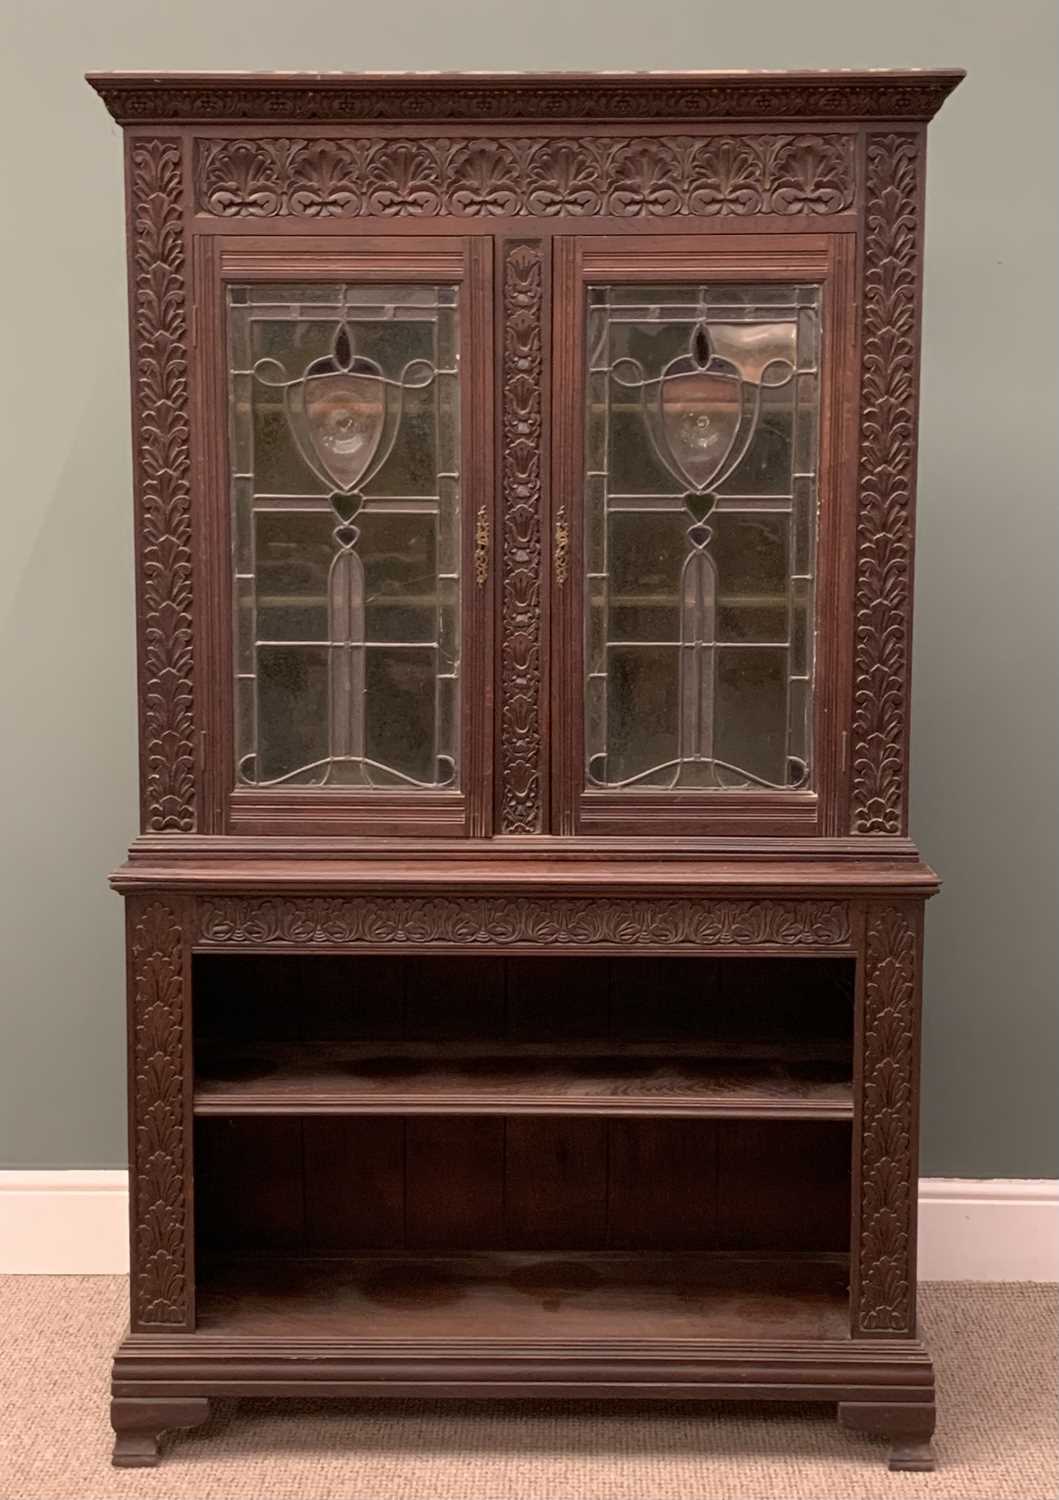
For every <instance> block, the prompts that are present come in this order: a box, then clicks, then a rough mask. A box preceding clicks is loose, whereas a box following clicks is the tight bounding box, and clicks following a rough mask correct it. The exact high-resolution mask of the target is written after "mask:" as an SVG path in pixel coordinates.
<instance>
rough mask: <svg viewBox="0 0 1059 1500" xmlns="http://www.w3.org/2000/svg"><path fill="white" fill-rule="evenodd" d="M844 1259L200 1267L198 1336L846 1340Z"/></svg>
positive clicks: (401, 1258)
mask: <svg viewBox="0 0 1059 1500" xmlns="http://www.w3.org/2000/svg"><path fill="white" fill-rule="evenodd" d="M847 1287H848V1266H847V1262H846V1258H845V1257H844V1256H819V1257H816V1256H803V1257H792V1256H787V1257H768V1256H761V1257H754V1258H744V1257H734V1256H731V1255H704V1254H689V1253H673V1254H653V1253H652V1254H624V1253H622V1254H618V1253H611V1252H608V1253H601V1254H595V1253H594V1254H567V1255H543V1254H533V1253H525V1252H502V1251H495V1252H494V1251H482V1252H477V1253H473V1254H454V1255H450V1254H446V1255H433V1256H424V1255H415V1254H402V1255H386V1256H381V1255H378V1256H362V1257H358V1258H356V1259H352V1260H324V1259H314V1260H275V1259H273V1260H253V1259H239V1260H230V1261H215V1262H205V1263H204V1264H202V1265H200V1267H199V1272H198V1291H197V1310H198V1311H197V1323H198V1329H199V1331H200V1332H201V1333H204V1334H208V1335H215V1334H222V1335H225V1336H234V1337H237V1338H271V1337H275V1336H277V1335H280V1334H282V1335H283V1336H286V1337H294V1338H313V1337H320V1336H323V1337H327V1338H329V1339H339V1338H356V1337H370V1338H371V1339H372V1340H385V1339H390V1338H416V1339H432V1338H438V1339H448V1338H459V1339H461V1340H467V1339H474V1338H476V1337H480V1338H496V1337H497V1336H499V1335H502V1336H503V1337H504V1338H505V1339H518V1338H530V1339H537V1338H539V1339H549V1338H563V1339H571V1338H572V1339H605V1340H607V1341H611V1340H613V1341H615V1342H620V1341H621V1340H623V1339H642V1338H648V1339H667V1338H681V1339H685V1338H686V1339H740V1340H751V1341H763V1342H768V1341H771V1340H775V1341H789V1340H793V1339H806V1340H817V1339H842V1338H846V1337H848V1333H849V1305H848V1300H849V1294H848V1289H847Z"/></svg>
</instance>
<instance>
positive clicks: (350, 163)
mask: <svg viewBox="0 0 1059 1500" xmlns="http://www.w3.org/2000/svg"><path fill="white" fill-rule="evenodd" d="M853 144H854V141H853V137H852V136H851V135H722V136H666V137H664V138H663V137H659V136H644V137H641V138H640V139H637V138H635V137H617V138H615V137H613V136H577V137H570V138H565V137H554V136H540V137H537V138H534V139H523V138H505V139H501V140H490V139H487V138H480V137H468V138H466V139H450V138H446V137H439V138H433V139H430V140H423V139H391V138H388V137H383V138H379V137H374V138H370V137H369V138H357V137H348V136H347V137H339V138H331V139H324V138H321V137H312V136H309V137H304V136H303V137H300V138H291V137H281V138H276V137H238V138H234V139H233V138H225V139H220V140H217V139H200V140H198V141H196V142H195V200H196V206H197V208H198V211H199V212H200V213H205V214H212V215H215V216H217V217H221V218H236V217H249V218H271V217H276V216H280V217H283V216H291V217H297V218H320V217H343V218H355V217H358V216H365V215H371V216H381V217H384V218H392V217H397V216H406V215H411V216H415V217H424V218H425V217H429V216H431V215H437V214H446V215H447V214H452V215H457V216H462V217H468V218H473V217H481V216H483V215H486V216H487V215H504V216H508V217H510V216H513V215H525V214H530V215H537V216H543V217H554V216H556V215H559V214H563V215H567V216H569V217H574V218H584V217H588V216H592V215H596V214H609V215H611V216H612V217H616V218H638V217H655V218H663V217H669V216H671V215H674V214H684V215H690V216H692V217H703V218H715V217H720V216H723V217H727V216H739V217H746V216H751V215H755V214H783V215H791V214H835V213H841V212H843V211H844V210H846V209H848V208H850V206H851V205H852V203H853V199H854V194H855V179H856V170H855V166H854V150H853Z"/></svg>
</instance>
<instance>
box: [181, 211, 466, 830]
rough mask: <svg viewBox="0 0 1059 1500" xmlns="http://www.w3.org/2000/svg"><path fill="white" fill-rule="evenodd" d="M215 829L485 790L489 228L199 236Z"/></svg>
mask: <svg viewBox="0 0 1059 1500" xmlns="http://www.w3.org/2000/svg"><path fill="white" fill-rule="evenodd" d="M197 271H198V281H199V287H198V291H199V306H200V308H202V309H204V310H205V315H206V317H207V318H208V319H210V320H211V322H212V327H211V328H210V329H209V330H205V331H206V332H207V334H208V336H206V337H205V338H204V337H203V332H204V330H202V329H200V331H199V333H200V338H199V348H200V349H202V350H203V354H202V367H201V373H202V377H203V386H204V395H205V404H206V407H207V420H206V421H205V422H204V423H203V431H204V433H205V443H204V451H203V454H202V463H203V465H204V493H205V495H206V497H207V502H208V505H209V509H210V516H209V520H210V531H211V538H210V541H209V542H208V543H207V545H206V547H205V549H204V553H203V567H204V568H205V570H206V571H207V574H208V577H207V579H206V588H205V589H204V590H202V591H200V596H201V597H203V598H205V599H206V600H207V601H209V602H208V605H207V608H206V618H205V619H204V620H203V621H202V628H203V632H204V634H205V635H206V636H207V639H208V642H209V644H208V647H207V649H206V651H205V652H204V653H203V660H204V661H205V662H206V663H207V667H206V671H205V673H204V677H203V680H202V681H201V682H200V683H199V690H200V692H201V694H202V697H203V700H204V702H205V703H206V704H207V705H208V716H209V725H210V727H209V731H208V741H209V743H208V747H207V752H206V771H207V779H208V783H209V789H210V791H211V792H212V795H209V796H208V797H207V798H206V799H205V800H206V801H207V803H208V805H209V806H210V807H211V809H212V810H213V816H214V819H215V822H216V825H217V826H216V831H230V832H246V833H249V834H270V833H277V832H290V833H310V834H320V833H337V834H341V833H355V834H369V835H379V836H389V835H393V834H412V835H419V836H422V835H442V836H444V835H448V836H452V835H459V834H484V833H487V832H488V831H489V817H490V812H489V809H490V806H491V787H490V781H491V771H490V763H491V755H492V749H491V743H490V738H491V737H490V723H491V703H490V689H489V683H490V680H491V666H490V651H491V632H492V621H491V609H490V608H489V605H488V600H487V596H488V583H489V580H490V577H491V557H490V550H491V548H490V543H491V533H492V489H493V477H492V459H491V445H492V437H491V427H492V415H491V410H492V409H491V389H492V335H491V306H492V284H491V242H490V241H489V240H488V239H486V238H482V237H479V238H476V239H474V240H471V239H457V238H448V239H445V240H427V239H422V240H421V239H415V240H411V239H410V238H408V237H405V238H403V239H401V240H399V241H392V240H385V239H366V238H363V237H362V238H358V239H356V240H352V239H350V240H346V239H339V238H337V237H335V236H331V237H329V238H328V239H327V240H326V241H325V240H319V241H313V240H310V239H307V238H305V237H304V236H303V237H300V238H299V239H297V240H284V239H283V238H280V237H271V238H269V239H268V240H264V239H262V240H255V239H253V238H250V237H240V238H235V237H231V238H224V237H218V238H216V239H214V240H211V241H208V242H206V243H204V244H203V243H201V242H200V253H199V264H198V267H197Z"/></svg>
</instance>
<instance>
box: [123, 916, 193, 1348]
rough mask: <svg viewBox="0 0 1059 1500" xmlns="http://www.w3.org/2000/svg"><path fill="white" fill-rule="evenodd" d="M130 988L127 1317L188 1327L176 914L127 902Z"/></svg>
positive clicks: (179, 949) (181, 979)
mask: <svg viewBox="0 0 1059 1500" xmlns="http://www.w3.org/2000/svg"><path fill="white" fill-rule="evenodd" d="M129 918H130V939H129V941H130V969H131V973H132V986H133V1081H132V1093H133V1140H132V1158H133V1171H132V1176H133V1208H132V1214H133V1236H134V1239H135V1251H136V1254H135V1265H134V1267H133V1283H132V1306H133V1319H134V1322H135V1323H136V1324H137V1325H138V1326H141V1327H143V1326H150V1325H154V1324H165V1325H167V1326H172V1325H174V1324H175V1325H178V1326H182V1327H185V1326H187V1325H188V1322H189V1317H190V1313H189V1302H188V1280H187V1270H186V1265H187V1244H186V1236H187V1221H186V1210H185V1206H184V1155H185V1143H184V1055H183V1048H184V962H183V936H182V932H181V925H180V920H179V918H178V916H177V914H176V913H175V911H174V910H173V909H172V907H170V906H169V905H168V904H167V903H166V902H164V901H161V900H156V901H155V900H150V901H149V900H147V899H144V900H143V901H142V902H138V901H134V902H132V903H130V913H129Z"/></svg>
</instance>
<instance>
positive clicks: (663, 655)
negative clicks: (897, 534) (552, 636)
mask: <svg viewBox="0 0 1059 1500" xmlns="http://www.w3.org/2000/svg"><path fill="white" fill-rule="evenodd" d="M819 324H820V297H819V288H817V287H808V286H780V285H770V286H767V287H766V286H732V285H725V284H718V285H716V286H651V287H647V286H644V287H591V288H589V295H588V315H587V358H588V380H587V403H588V410H587V412H586V422H585V434H586V476H585V555H586V558H587V560H588V579H587V585H588V586H587V589H586V619H585V647H586V663H587V670H588V683H587V697H586V721H585V730H586V749H587V754H586V762H587V763H586V781H587V784H588V785H589V786H590V787H591V786H599V787H638V788H650V787H655V788H663V789H673V788H700V789H711V788H712V789H723V790H728V789H744V790H746V789H753V788H762V787H764V788H769V787H775V788H789V787H806V786H808V785H810V784H811V776H810V766H809V756H810V724H811V714H812V637H813V627H812V621H813V609H814V603H813V582H812V557H813V548H814V531H815V512H816V503H817V499H816V494H817V491H816V473H817V443H818V438H817V407H818V371H817V350H818V348H819V337H820V326H819Z"/></svg>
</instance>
